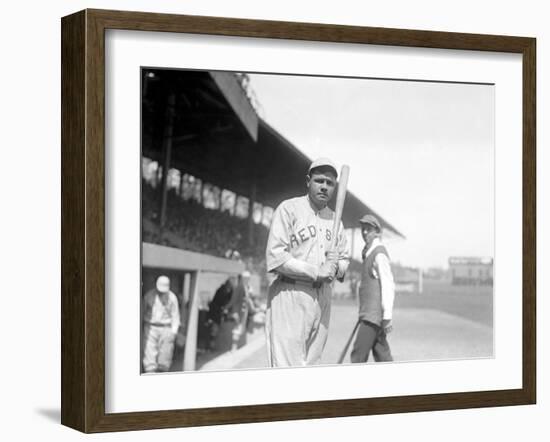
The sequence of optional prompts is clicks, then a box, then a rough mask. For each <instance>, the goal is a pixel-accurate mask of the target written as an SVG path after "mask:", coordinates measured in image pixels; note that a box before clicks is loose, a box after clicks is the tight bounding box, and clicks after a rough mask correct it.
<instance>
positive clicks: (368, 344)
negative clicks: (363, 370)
mask: <svg viewBox="0 0 550 442" xmlns="http://www.w3.org/2000/svg"><path fill="white" fill-rule="evenodd" d="M371 351H372V355H373V356H374V360H375V361H376V362H391V361H393V357H392V355H391V350H390V345H389V344H388V340H387V339H386V333H385V332H384V329H383V328H382V327H380V326H378V325H376V324H373V323H372V322H368V321H361V323H360V324H359V328H358V329H357V336H356V338H355V342H354V343H353V350H352V351H351V362H353V363H360V362H367V360H368V359H369V354H370V352H371Z"/></svg>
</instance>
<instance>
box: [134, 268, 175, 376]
mask: <svg viewBox="0 0 550 442" xmlns="http://www.w3.org/2000/svg"><path fill="white" fill-rule="evenodd" d="M141 311H142V314H143V336H144V340H145V348H144V352H143V368H144V370H145V372H146V373H155V372H165V371H168V370H169V369H170V365H172V357H173V354H174V341H175V338H176V335H177V333H178V329H179V326H180V312H179V306H178V298H177V297H176V295H175V294H174V293H173V292H172V291H170V279H169V278H168V277H167V276H164V275H163V276H159V277H158V278H157V281H156V287H155V288H153V289H151V290H149V291H148V292H147V293H146V294H145V296H144V298H143V305H142V310H141Z"/></svg>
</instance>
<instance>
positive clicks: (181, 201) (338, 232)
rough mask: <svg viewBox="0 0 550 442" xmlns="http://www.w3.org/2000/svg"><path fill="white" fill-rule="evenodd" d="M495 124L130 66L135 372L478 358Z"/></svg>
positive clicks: (486, 309)
mask: <svg viewBox="0 0 550 442" xmlns="http://www.w3.org/2000/svg"><path fill="white" fill-rule="evenodd" d="M494 107H495V85H494V84H491V83H466V82H464V83H461V82H442V81H428V80H426V81H411V80H402V79H393V78H392V79H380V78H355V77H353V78H352V77H333V76H313V75H287V74H283V73H252V72H247V73H244V72H224V71H201V70H182V69H167V68H157V67H142V69H141V182H140V183H139V185H140V186H141V241H142V256H141V278H142V280H141V288H142V290H141V294H140V296H141V299H140V300H139V301H138V300H137V299H136V302H141V309H140V314H141V318H140V324H141V329H140V331H139V333H140V336H141V352H140V358H141V361H140V364H141V373H142V374H145V375H151V374H156V373H167V372H173V373H177V372H186V371H220V370H243V369H271V368H282V367H307V366H318V365H325V366H326V365H338V364H388V363H413V362H421V361H432V362H433V361H448V360H467V359H478V358H493V357H494V328H493V317H494V304H495V299H494V293H493V275H494V272H495V262H494V256H495V254H494V241H495V228H494V222H495V219H494V218H495V213H494V212H495V209H494V207H495V184H494V182H495V171H494V170H495V135H494V133H495V109H494ZM136 185H138V183H136ZM136 296H137V294H136Z"/></svg>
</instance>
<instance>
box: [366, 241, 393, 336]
mask: <svg viewBox="0 0 550 442" xmlns="http://www.w3.org/2000/svg"><path fill="white" fill-rule="evenodd" d="M379 253H383V254H384V255H386V256H388V258H389V255H388V252H387V250H386V248H385V247H384V246H377V247H375V249H374V250H373V251H372V252H371V254H370V255H369V256H368V257H367V258H366V259H365V258H363V270H362V273H361V288H360V289H359V319H361V320H362V321H369V322H372V323H373V324H376V325H381V324H382V292H381V290H380V280H379V279H376V278H375V277H374V276H373V275H372V271H373V268H372V267H373V265H374V260H375V258H376V255H378V254H379Z"/></svg>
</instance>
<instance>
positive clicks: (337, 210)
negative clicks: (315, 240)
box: [329, 164, 349, 250]
mask: <svg viewBox="0 0 550 442" xmlns="http://www.w3.org/2000/svg"><path fill="white" fill-rule="evenodd" d="M348 178H349V166H348V165H345V164H344V165H343V166H342V170H341V171H340V179H339V180H338V193H337V195H336V206H335V207H334V224H333V225H332V237H331V238H330V248H329V250H334V246H335V245H336V238H337V237H338V229H339V227H340V221H341V220H342V212H343V210H344V202H345V201H346V192H347V190H348Z"/></svg>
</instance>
